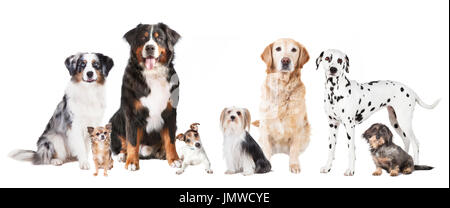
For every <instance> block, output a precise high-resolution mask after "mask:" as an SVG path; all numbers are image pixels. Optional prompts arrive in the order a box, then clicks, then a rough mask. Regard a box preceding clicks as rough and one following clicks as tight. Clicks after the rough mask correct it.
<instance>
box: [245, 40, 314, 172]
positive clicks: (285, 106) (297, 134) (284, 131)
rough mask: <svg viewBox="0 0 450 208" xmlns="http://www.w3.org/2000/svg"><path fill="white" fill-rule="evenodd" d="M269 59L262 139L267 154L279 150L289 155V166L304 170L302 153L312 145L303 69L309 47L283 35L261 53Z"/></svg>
mask: <svg viewBox="0 0 450 208" xmlns="http://www.w3.org/2000/svg"><path fill="white" fill-rule="evenodd" d="M261 59H262V60H263V61H264V62H265V63H266V65H267V68H266V73H267V76H266V80H265V82H264V84H263V86H262V88H261V89H262V93H261V104H260V107H259V110H260V116H261V120H260V121H255V122H253V125H255V126H260V128H259V130H260V135H261V136H260V140H259V141H260V142H261V146H262V149H263V151H264V154H265V155H266V157H267V158H269V160H270V158H271V157H272V155H274V154H276V153H284V154H288V155H289V170H290V171H291V172H292V173H300V162H299V156H300V154H301V153H303V152H304V151H305V149H306V148H307V147H308V144H309V140H310V125H309V122H308V118H307V114H306V104H305V94H306V89H305V85H304V84H303V82H302V80H301V69H302V68H303V65H304V64H306V63H307V62H308V60H309V54H308V51H307V50H306V48H305V47H304V46H303V45H301V44H300V43H298V42H297V41H295V40H292V39H279V40H277V41H275V42H273V43H271V44H270V45H268V46H267V47H266V48H265V50H264V52H263V53H262V54H261Z"/></svg>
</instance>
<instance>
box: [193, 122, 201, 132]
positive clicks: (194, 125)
mask: <svg viewBox="0 0 450 208" xmlns="http://www.w3.org/2000/svg"><path fill="white" fill-rule="evenodd" d="M198 125H200V124H199V123H193V124H191V129H192V130H194V131H198Z"/></svg>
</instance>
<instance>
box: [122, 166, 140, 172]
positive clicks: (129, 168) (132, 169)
mask: <svg viewBox="0 0 450 208" xmlns="http://www.w3.org/2000/svg"><path fill="white" fill-rule="evenodd" d="M125 169H127V170H129V171H137V170H139V168H138V166H137V165H136V164H129V165H128V166H126V167H125Z"/></svg>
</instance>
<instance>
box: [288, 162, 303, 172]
mask: <svg viewBox="0 0 450 208" xmlns="http://www.w3.org/2000/svg"><path fill="white" fill-rule="evenodd" d="M289 170H290V171H291V173H294V174H299V173H300V172H301V169H300V165H299V164H291V165H289Z"/></svg>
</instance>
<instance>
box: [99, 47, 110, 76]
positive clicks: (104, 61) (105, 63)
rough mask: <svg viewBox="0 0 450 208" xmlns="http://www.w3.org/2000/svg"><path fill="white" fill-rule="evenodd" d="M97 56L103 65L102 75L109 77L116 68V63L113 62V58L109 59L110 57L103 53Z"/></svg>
mask: <svg viewBox="0 0 450 208" xmlns="http://www.w3.org/2000/svg"><path fill="white" fill-rule="evenodd" d="M96 55H97V57H98V59H99V60H100V63H101V64H102V74H103V75H104V76H105V77H107V76H108V74H109V71H110V70H111V68H112V67H113V66H114V61H113V60H112V58H109V57H108V56H105V55H103V54H101V53H96Z"/></svg>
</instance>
